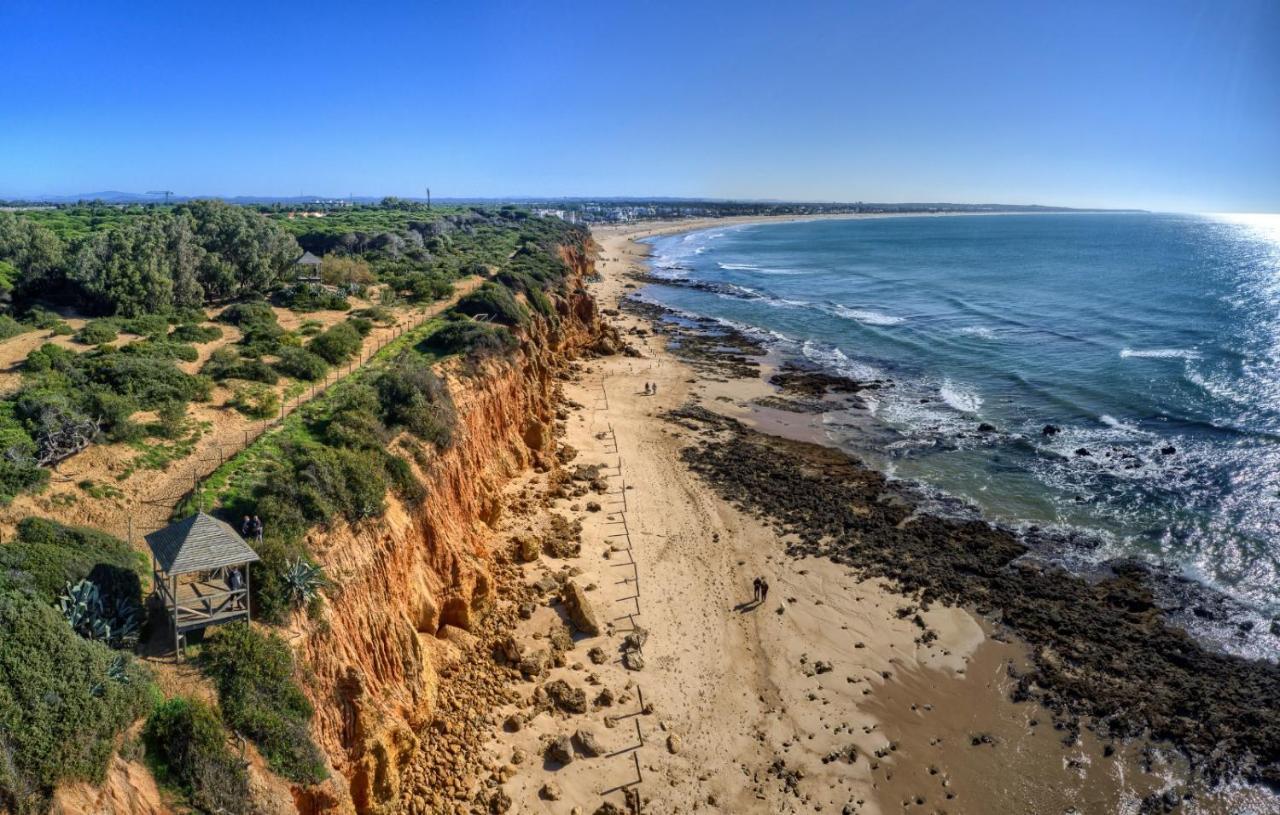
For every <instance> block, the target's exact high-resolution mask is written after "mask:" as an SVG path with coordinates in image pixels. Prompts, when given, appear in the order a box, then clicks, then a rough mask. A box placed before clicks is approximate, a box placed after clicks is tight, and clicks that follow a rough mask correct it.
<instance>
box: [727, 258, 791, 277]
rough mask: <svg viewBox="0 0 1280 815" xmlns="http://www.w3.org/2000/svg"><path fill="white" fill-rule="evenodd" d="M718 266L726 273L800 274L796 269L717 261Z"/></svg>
mask: <svg viewBox="0 0 1280 815" xmlns="http://www.w3.org/2000/svg"><path fill="white" fill-rule="evenodd" d="M716 265H717V266H719V267H720V268H721V269H724V270H725V271H726V272H751V273H753V274H781V275H793V274H800V272H799V271H798V270H796V269H773V268H769V267H766V266H757V265H756V264H754V263H722V262H720V261H716Z"/></svg>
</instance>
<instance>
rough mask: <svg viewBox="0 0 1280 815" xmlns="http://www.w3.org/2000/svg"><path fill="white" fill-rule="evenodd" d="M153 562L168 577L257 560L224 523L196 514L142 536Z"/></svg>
mask: <svg viewBox="0 0 1280 815" xmlns="http://www.w3.org/2000/svg"><path fill="white" fill-rule="evenodd" d="M146 539H147V545H148V546H150V547H151V554H153V555H155V558H156V563H157V565H159V567H160V568H161V569H162V570H163V571H164V572H165V573H166V574H170V575H175V574H187V573H188V572H201V571H206V570H210V569H218V568H221V567H223V566H236V565H238V564H241V563H251V562H253V561H255V560H258V553H257V552H255V551H253V550H252V549H251V548H249V544H247V543H245V542H244V538H242V537H240V536H239V535H237V534H236V531H235V530H234V529H232V528H231V527H230V526H229V525H228V524H226V523H224V522H222V521H219V520H218V519H217V518H214V517H213V516H211V515H206V514H205V513H203V512H197V513H196V514H195V515H192V516H191V517H190V518H185V519H183V520H181V521H178V522H177V523H173V524H169V525H168V526H166V527H165V528H164V529H157V530H156V531H155V532H152V533H151V534H150V535H147V536H146Z"/></svg>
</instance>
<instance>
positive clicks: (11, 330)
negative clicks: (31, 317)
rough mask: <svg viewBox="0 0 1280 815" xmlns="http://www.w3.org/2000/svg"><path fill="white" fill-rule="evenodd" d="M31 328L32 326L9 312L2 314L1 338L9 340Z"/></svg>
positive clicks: (0, 322) (0, 316)
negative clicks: (21, 321) (13, 316)
mask: <svg viewBox="0 0 1280 815" xmlns="http://www.w3.org/2000/svg"><path fill="white" fill-rule="evenodd" d="M30 330H31V328H30V326H25V325H23V324H22V323H20V322H18V321H17V320H15V319H13V318H12V317H10V316H9V315H8V314H0V340H7V339H10V338H12V337H16V336H18V335H19V334H23V333H25V332H27V331H30Z"/></svg>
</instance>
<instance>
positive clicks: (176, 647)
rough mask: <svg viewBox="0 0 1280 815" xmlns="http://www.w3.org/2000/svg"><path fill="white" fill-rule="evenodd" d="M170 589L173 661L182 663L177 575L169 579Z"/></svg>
mask: <svg viewBox="0 0 1280 815" xmlns="http://www.w3.org/2000/svg"><path fill="white" fill-rule="evenodd" d="M169 587H170V590H171V591H172V594H171V595H170V596H171V598H172V599H173V612H172V613H173V660H174V662H181V661H182V645H181V643H180V642H179V641H178V576H177V575H176V574H175V575H171V576H170V577H169Z"/></svg>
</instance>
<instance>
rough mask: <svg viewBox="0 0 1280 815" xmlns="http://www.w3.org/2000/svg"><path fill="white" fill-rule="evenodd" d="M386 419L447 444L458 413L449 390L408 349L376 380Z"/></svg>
mask: <svg viewBox="0 0 1280 815" xmlns="http://www.w3.org/2000/svg"><path fill="white" fill-rule="evenodd" d="M374 388H375V389H376V390H377V393H378V404H379V407H380V408H381V411H382V420H383V422H384V423H385V424H386V425H387V426H388V427H404V428H405V429H407V430H408V431H409V432H410V433H413V434H414V435H415V436H417V437H418V438H420V439H422V440H424V441H430V442H432V443H434V444H435V445H436V446H438V447H447V446H448V445H449V443H450V442H451V441H452V438H453V427H454V425H455V423H456V422H457V416H456V414H455V412H454V408H453V400H452V399H451V398H450V396H449V390H448V388H447V387H446V386H445V383H444V381H443V380H442V379H440V377H438V376H436V374H435V372H434V371H432V370H431V366H430V365H428V364H427V362H426V360H424V359H423V358H422V357H421V356H419V355H417V354H414V353H410V352H404V353H401V354H400V355H399V356H397V357H396V358H395V360H394V361H393V362H392V363H391V365H390V366H388V367H387V369H386V370H384V371H382V372H381V373H379V374H378V376H377V377H376V378H375V379H374Z"/></svg>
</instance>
